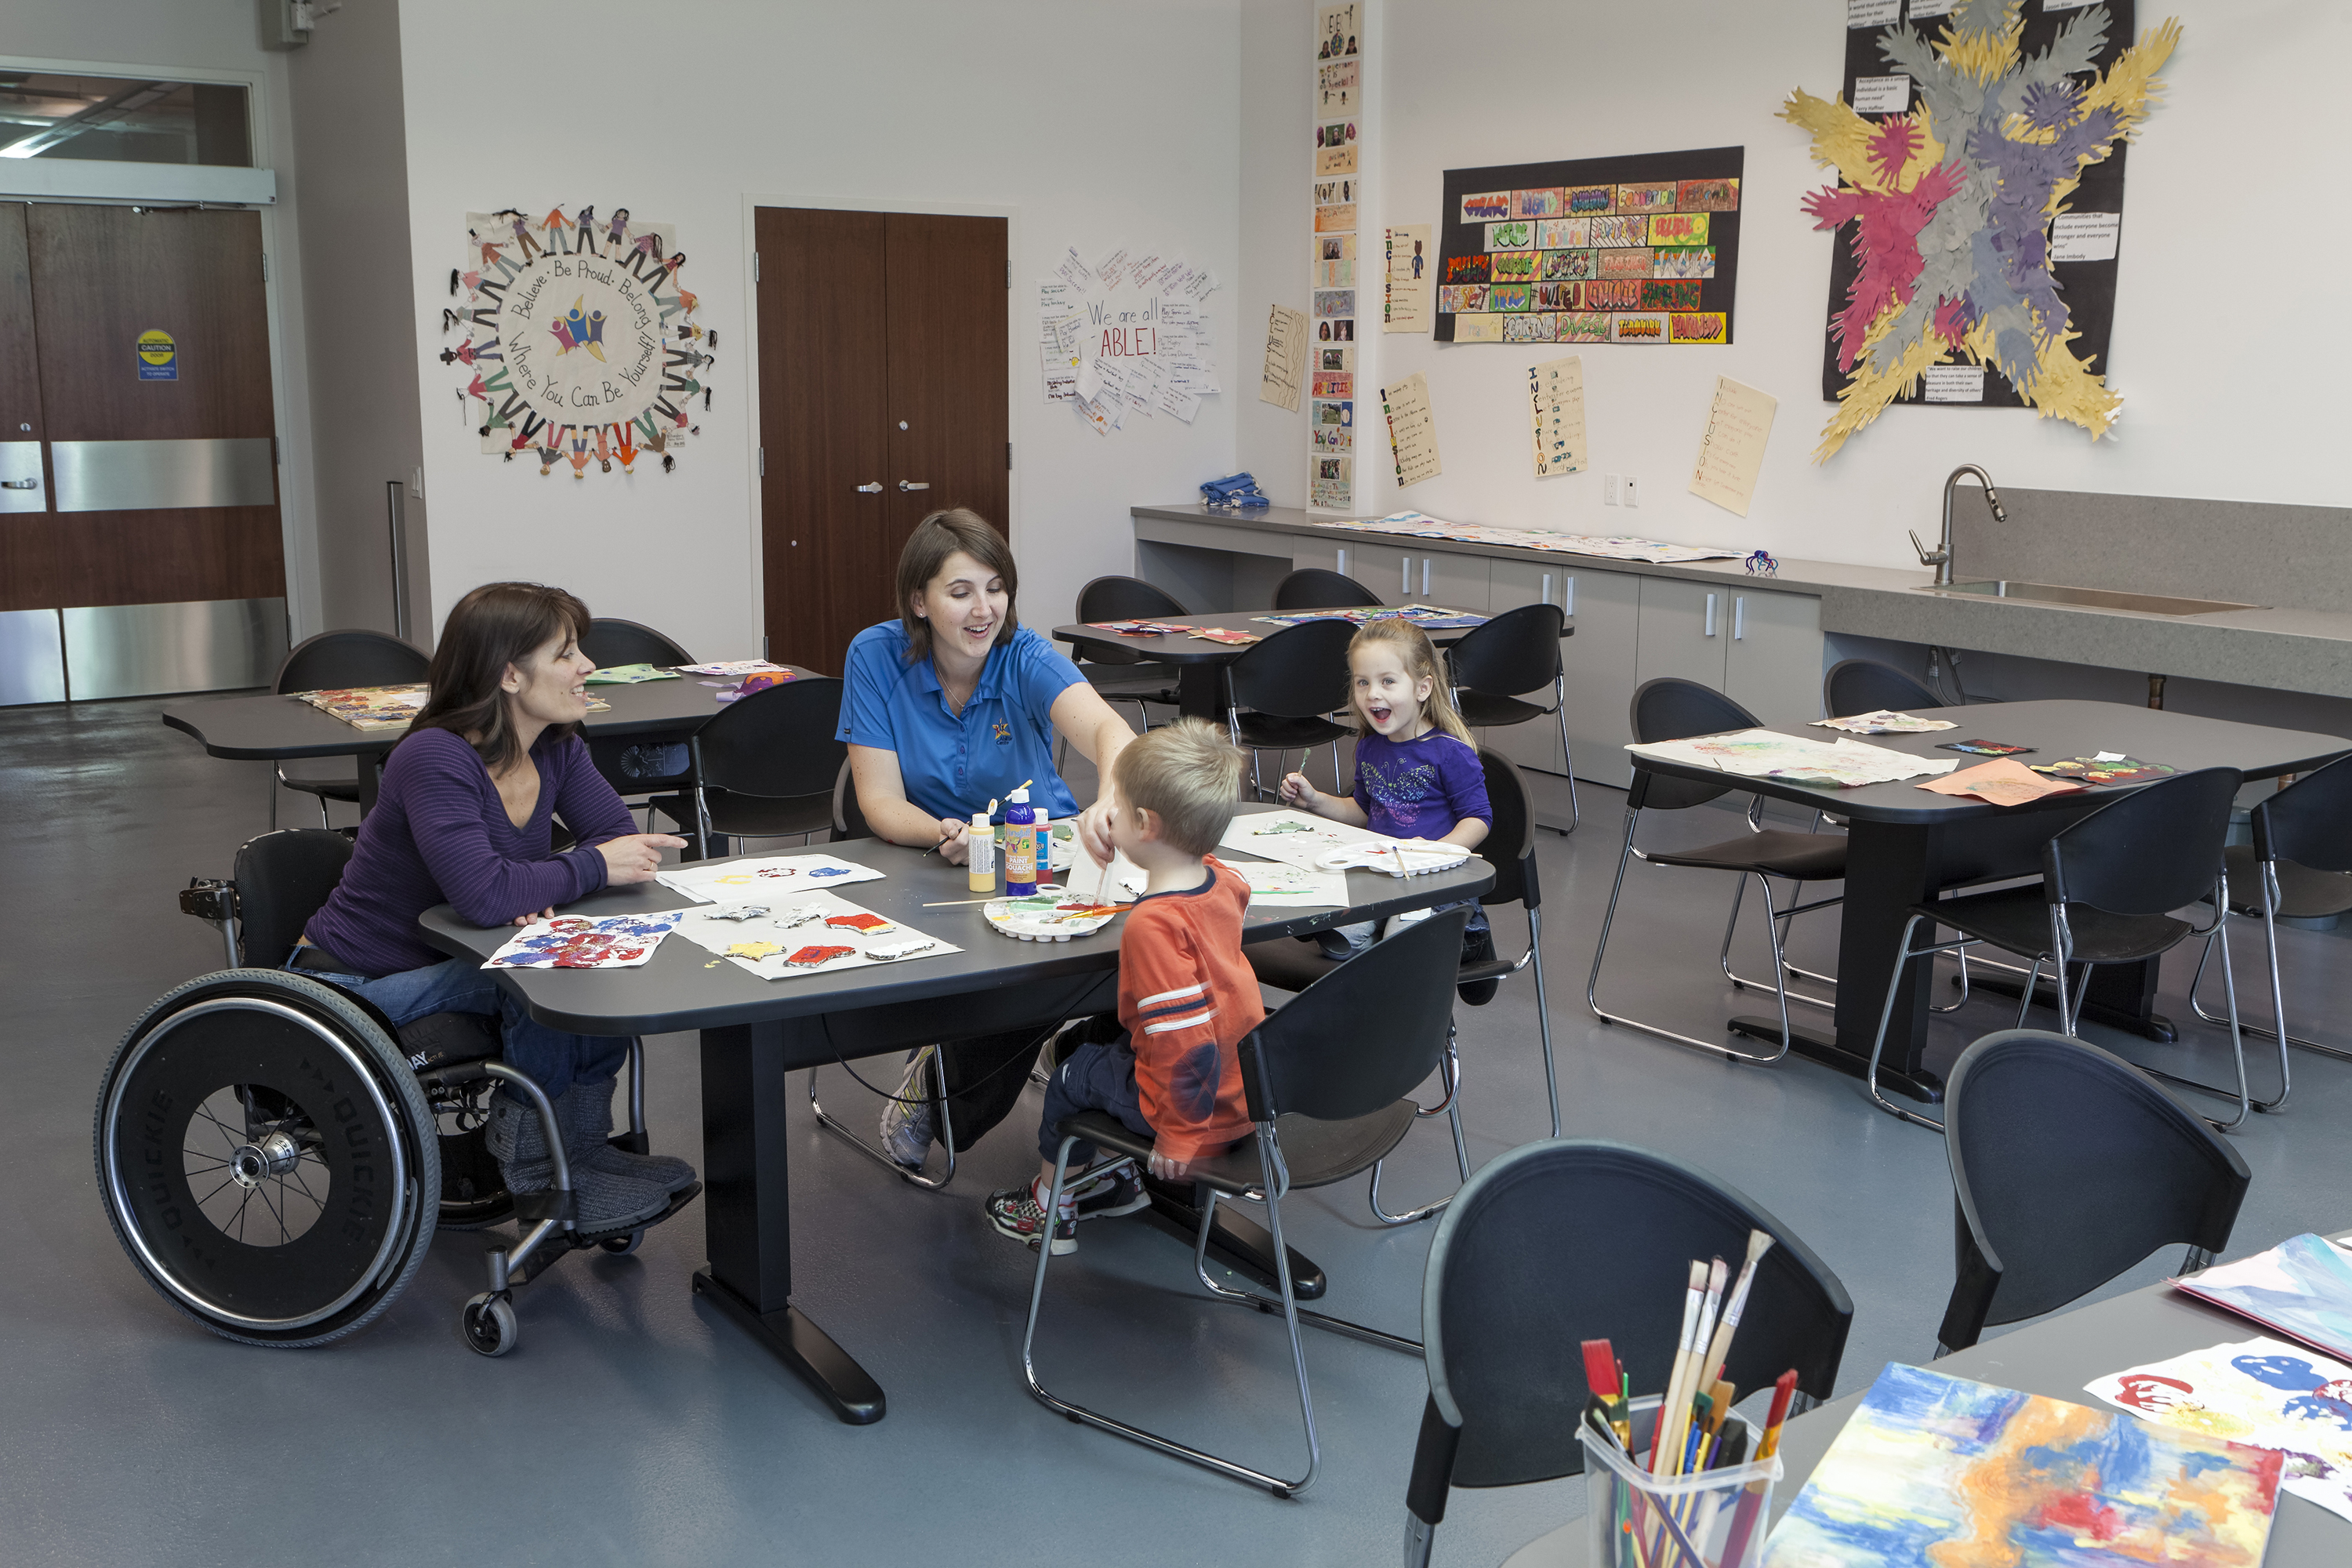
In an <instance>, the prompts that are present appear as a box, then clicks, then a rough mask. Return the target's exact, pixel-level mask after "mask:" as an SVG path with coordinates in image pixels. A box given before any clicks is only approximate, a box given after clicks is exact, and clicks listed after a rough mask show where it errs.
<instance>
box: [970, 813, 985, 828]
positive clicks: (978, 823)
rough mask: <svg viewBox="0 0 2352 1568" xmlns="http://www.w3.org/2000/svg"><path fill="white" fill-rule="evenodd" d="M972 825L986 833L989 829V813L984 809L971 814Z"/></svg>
mask: <svg viewBox="0 0 2352 1568" xmlns="http://www.w3.org/2000/svg"><path fill="white" fill-rule="evenodd" d="M971 825H972V826H973V828H975V829H976V830H978V831H980V832H982V833H985V832H986V831H988V813H986V812H984V811H975V812H973V813H972V814H971Z"/></svg>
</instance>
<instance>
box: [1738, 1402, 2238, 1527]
mask: <svg viewBox="0 0 2352 1568" xmlns="http://www.w3.org/2000/svg"><path fill="white" fill-rule="evenodd" d="M2279 1473H2280V1457H2279V1456H2278V1455H2277V1454H2274V1453H2268V1452H2265V1451H2263V1450H2262V1449H2259V1448H2249V1447H2242V1446H2241V1445H2239V1444H2235V1443H2230V1442H2224V1441H2222V1440H2221V1439H2219V1438H2215V1437H2209V1436H2200V1435H2198V1434H2195V1433H2189V1432H2176V1431H2171V1430H2168V1429H2166V1428H2163V1427H2158V1426H2149V1425H2147V1423H2145V1422H2140V1421H2137V1420H2134V1419H2133V1418H2132V1417H2130V1416H2127V1415H2120V1414H2117V1413H2115V1412H2111V1411H2099V1410H2094V1409H2091V1408H2090V1407H2089V1406H2087V1405H2069V1404H2067V1403H2065V1402H2064V1401H2063V1400H2056V1399H2045V1398H2042V1397H2041V1396H2040V1395H2038V1394H2020V1393H2017V1392H2015V1391H2014V1390H2011V1389H2006V1388H1995V1387H1992V1386H1990V1385H1989V1384H1981V1383H1969V1382H1968V1381H1966V1380H1964V1379H1961V1378H1956V1377H1946V1376H1943V1375H1942V1374H1940V1373H1933V1372H1928V1371H1926V1370H1924V1369H1922V1368H1918V1367H1910V1366H1889V1367H1887V1369H1886V1370H1885V1372H1883V1373H1879V1376H1878V1381H1877V1382H1876V1383H1875V1384H1872V1385H1871V1389H1870V1392H1869V1393H1868V1394H1864V1396H1863V1400H1862V1403H1861V1405H1858V1406H1857V1407H1856V1408H1855V1410H1854V1413H1853V1415H1852V1416H1851V1417H1849V1418H1848V1420H1847V1421H1846V1424H1845V1427H1844V1430H1843V1431H1842V1432H1840V1433H1839V1434H1838V1436H1837V1440H1836V1441H1835V1442H1833V1443H1832V1444H1831V1446H1830V1450H1829V1452H1828V1454H1827V1455H1825V1456H1824V1457H1823V1458H1822V1462H1821V1464H1820V1466H1819V1467H1818V1468H1815V1470H1814V1471H1813V1474H1812V1478H1811V1479H1810V1480H1808V1481H1807V1482H1806V1483H1805V1485H1804V1488H1803V1489H1802V1490H1801V1491H1800V1492H1798V1494H1797V1497H1796V1500H1794V1501H1793V1502H1791V1503H1790V1506H1789V1511H1788V1513H1787V1515H1786V1516H1784V1517H1783V1518H1782V1519H1781V1521H1780V1523H1779V1524H1778V1525H1776V1526H1775V1527H1774V1528H1773V1531H1772V1534H1771V1537H1770V1539H1769V1541H1768V1542H1766V1543H1765V1548H1764V1568H1852V1565H1853V1564H1855V1563H1884V1564H1913V1563H1916V1564H1917V1565H1918V1568H2026V1565H2029V1564H2053V1565H2054V1564H2063V1565H2064V1568H2105V1565H2107V1564H2114V1565H2115V1568H2124V1565H2126V1564H2132V1563H2178V1564H2183V1565H2187V1568H2254V1565H2255V1564H2258V1563H2261V1562H2262V1560H2263V1551H2264V1550H2265V1548H2266V1547H2267V1546H2268V1545H2269V1542H2270V1529H2271V1518H2272V1514H2273V1511H2274V1510H2275V1509H2276V1508H2277V1506H2278V1491H2279Z"/></svg>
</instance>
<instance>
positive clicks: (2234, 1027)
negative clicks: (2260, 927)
mask: <svg viewBox="0 0 2352 1568" xmlns="http://www.w3.org/2000/svg"><path fill="white" fill-rule="evenodd" d="M2269 903H2270V898H2269V889H2267V888H2265V889H2263V904H2264V906H2265V910H2264V912H2265V913H2267V912H2268V906H2269ZM2213 908H2214V910H2215V913H2214V916H2213V925H2212V929H2211V931H2210V932H2209V933H2208V940H2209V941H2211V942H2218V943H2219V945H2220V947H2221V994H2222V996H2223V998H2224V999H2225V1000H2227V1002H2228V1003H2229V1006H2230V1055H2231V1060H2232V1061H2233V1062H2234V1063H2235V1065H2236V1067H2237V1069H2238V1087H2237V1089H2236V1090H2235V1091H2232V1090H2230V1089H2224V1088H2222V1087H2221V1086H2220V1085H2219V1084H2210V1083H2200V1082H2199V1081H2198V1080H2197V1079H2193V1078H2183V1077H2181V1076H2180V1075H2179V1073H2169V1072H2166V1071H2165V1070H2164V1069H2163V1068H2152V1067H2149V1066H2147V1065H2146V1064H2145V1063H2140V1062H2135V1063H2133V1064H2132V1065H2133V1066H2135V1067H2137V1068H2139V1070H2140V1071H2142V1072H2144V1073H2146V1074H2147V1075H2148V1076H2149V1077H2150V1078H2155V1079H2162V1080H2163V1081H2164V1082H2166V1083H2173V1084H2179V1086H2180V1087H2181V1088H2183V1089H2195V1090H2197V1092H2199V1093H2200V1094H2213V1095H2219V1096H2221V1098H2222V1099H2224V1100H2236V1101H2237V1102H2238V1114H2237V1115H2235V1116H2233V1117H2231V1118H2230V1120H2229V1121H2215V1120H2214V1119H2213V1118H2212V1117H2210V1116H2209V1117H2207V1118H2206V1119H2205V1120H2206V1121H2207V1123H2208V1124H2209V1125H2210V1126H2211V1127H2212V1128H2213V1130H2214V1131H2217V1132H2234V1131H2237V1130H2238V1129H2239V1128H2240V1127H2242V1126H2243V1125H2244V1124H2245V1121H2246V1118H2248V1117H2249V1116H2252V1114H2253V1113H2254V1112H2255V1111H2257V1110H2275V1109H2276V1108H2277V1107H2279V1106H2281V1105H2283V1104H2284V1103H2285V1101H2286V1097H2287V1090H2288V1088H2289V1087H2290V1086H2289V1085H2287V1084H2286V1083H2285V1082H2284V1080H2282V1082H2281V1084H2280V1087H2279V1092H2278V1096H2277V1098H2275V1099H2273V1100H2267V1101H2264V1100H2255V1099H2254V1098H2253V1095H2252V1091H2251V1090H2250V1089H2248V1087H2247V1084H2246V1041H2245V1029H2244V1027H2243V1026H2242V1025H2241V1024H2240V1023H2239V1021H2238V976H2237V972H2236V970H2235V969H2234V968H2233V967H2232V965H2231V962H2230V936H2229V927H2230V879H2228V878H2227V877H2223V878H2222V879H2221V881H2220V882H2219V883H2217V884H2216V885H2215V887H2214V889H2213ZM2277 973H2278V972H2277V970H2276V968H2275V966H2273V970H2272V981H2273V1006H2275V1005H2276V999H2275V998H2276V990H2275V985H2276V981H2277ZM2192 984H2193V982H2192ZM2079 1006H2080V1004H2079V1003H2077V1007H2078V1008H2079ZM2066 1032H2067V1033H2068V1034H2070V1035H2071V1034H2073V1033H2074V1030H2072V1029H2069V1030H2067V1031H2066ZM2282 1032H2284V1020H2282ZM2279 1058H2280V1061H2281V1062H2282V1064H2284V1060H2285V1058H2286V1045H2285V1042H2284V1041H2281V1042H2280V1044H2279Z"/></svg>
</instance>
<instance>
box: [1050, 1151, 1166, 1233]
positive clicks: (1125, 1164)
mask: <svg viewBox="0 0 2352 1568" xmlns="http://www.w3.org/2000/svg"><path fill="white" fill-rule="evenodd" d="M1070 1196H1071V1197H1072V1198H1073V1199H1075V1200H1076V1203H1075V1204H1074V1205H1073V1207H1074V1208H1075V1209H1076V1214H1077V1217H1078V1218H1080V1219H1117V1218H1118V1216H1119V1215H1123V1214H1133V1213H1134V1212H1135V1211H1136V1210H1138V1209H1139V1208H1148V1207H1150V1204H1151V1194H1149V1193H1147V1192H1145V1191H1144V1190H1143V1178H1142V1177H1141V1176H1139V1175H1138V1174H1137V1173H1136V1170H1135V1162H1134V1161H1133V1160H1131V1159H1128V1160H1119V1161H1116V1162H1114V1163H1111V1164H1108V1165H1106V1166H1104V1167H1103V1168H1102V1169H1101V1170H1099V1171H1090V1172H1088V1173H1087V1179H1086V1180H1085V1181H1083V1182H1081V1183H1079V1184H1077V1185H1076V1187H1073V1188H1072V1189H1071V1190H1070Z"/></svg>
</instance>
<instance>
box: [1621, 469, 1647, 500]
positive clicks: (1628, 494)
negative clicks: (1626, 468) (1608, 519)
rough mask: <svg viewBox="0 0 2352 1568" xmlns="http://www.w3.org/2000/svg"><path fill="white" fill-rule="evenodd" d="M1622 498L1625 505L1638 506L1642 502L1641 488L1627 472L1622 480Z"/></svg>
mask: <svg viewBox="0 0 2352 1568" xmlns="http://www.w3.org/2000/svg"><path fill="white" fill-rule="evenodd" d="M1623 499H1624V504H1625V505H1627V506H1640V505H1641V504H1642V492H1641V489H1640V488H1639V486H1638V485H1637V484H1636V483H1635V481H1634V479H1633V475H1631V474H1627V475H1626V476H1625V479H1624V481H1623Z"/></svg>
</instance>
